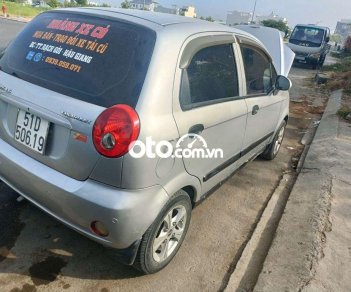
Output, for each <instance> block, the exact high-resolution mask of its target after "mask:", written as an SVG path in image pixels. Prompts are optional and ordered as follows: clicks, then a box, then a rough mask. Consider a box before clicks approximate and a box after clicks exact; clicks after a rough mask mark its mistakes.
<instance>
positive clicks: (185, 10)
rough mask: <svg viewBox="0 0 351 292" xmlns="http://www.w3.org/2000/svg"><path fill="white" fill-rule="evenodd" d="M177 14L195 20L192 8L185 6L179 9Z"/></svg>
mask: <svg viewBox="0 0 351 292" xmlns="http://www.w3.org/2000/svg"><path fill="white" fill-rule="evenodd" d="M179 14H180V15H183V16H185V17H191V18H196V9H195V7H194V6H185V7H183V8H180V10H179Z"/></svg>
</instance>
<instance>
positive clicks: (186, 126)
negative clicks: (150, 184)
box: [173, 34, 247, 194]
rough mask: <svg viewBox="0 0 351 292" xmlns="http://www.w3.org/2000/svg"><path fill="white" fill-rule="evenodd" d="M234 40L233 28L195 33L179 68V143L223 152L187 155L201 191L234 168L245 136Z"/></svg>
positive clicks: (244, 110)
mask: <svg viewBox="0 0 351 292" xmlns="http://www.w3.org/2000/svg"><path fill="white" fill-rule="evenodd" d="M234 42H235V39H234V36H233V35H232V34H228V35H216V34H211V35H210V36H197V37H194V38H193V39H192V40H190V41H188V43H187V44H186V45H185V46H184V47H185V48H184V50H183V51H182V57H181V59H180V66H179V68H178V69H177V73H176V84H178V85H179V86H176V87H175V88H176V90H175V94H174V108H173V113H174V118H175V120H176V123H177V126H178V129H179V135H180V137H183V138H181V139H180V141H178V142H179V144H180V143H183V145H185V146H186V147H188V146H191V147H193V148H206V149H209V150H210V151H214V150H216V149H217V150H218V149H221V150H222V153H223V155H222V157H220V156H217V157H213V156H212V157H210V155H208V156H209V157H183V161H184V166H185V169H186V171H187V172H188V173H189V174H191V175H193V176H196V177H197V178H198V179H199V180H200V182H201V185H202V194H205V193H207V192H208V191H209V190H211V189H212V188H213V187H214V186H215V185H217V184H218V183H219V182H220V181H222V180H223V179H225V178H226V177H228V176H229V175H230V174H231V173H232V172H233V170H234V169H235V168H236V161H237V160H238V159H239V157H240V152H241V149H242V143H243V139H244V137H245V128H246V115H247V107H246V102H245V100H244V99H242V98H241V97H240V96H241V92H242V88H241V86H240V84H242V82H241V81H240V80H239V77H238V76H239V75H240V72H239V71H238V70H240V69H238V66H237V55H238V52H237V47H234V46H233V43H234ZM193 134H198V135H200V137H199V136H197V137H195V136H192V135H193ZM194 139H195V140H197V141H195V140H194ZM181 140H182V141H181Z"/></svg>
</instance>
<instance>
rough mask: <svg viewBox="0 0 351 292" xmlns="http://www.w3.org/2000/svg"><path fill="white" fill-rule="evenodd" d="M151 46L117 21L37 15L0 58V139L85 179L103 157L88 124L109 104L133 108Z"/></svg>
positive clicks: (134, 28) (140, 32)
mask: <svg viewBox="0 0 351 292" xmlns="http://www.w3.org/2000/svg"><path fill="white" fill-rule="evenodd" d="M155 40H156V34H155V32H154V31H152V30H150V29H148V28H146V27H143V26H140V25H136V24H134V23H131V22H126V21H122V20H118V19H111V18H103V17H101V16H99V17H97V16H94V15H92V14H81V13H75V12H74V13H73V12H67V11H54V12H47V13H43V14H41V15H39V16H38V17H36V18H35V19H34V20H33V21H32V22H31V23H29V24H28V25H27V26H26V27H25V29H24V30H23V31H22V32H21V33H20V34H19V36H18V37H17V38H16V40H15V41H13V42H12V43H11V45H10V46H9V47H8V48H7V49H6V51H5V53H2V54H0V139H2V140H4V141H6V142H7V143H9V144H11V145H12V146H13V147H15V148H17V149H18V150H20V151H22V152H24V153H25V154H27V155H28V156H31V157H32V158H34V159H36V160H38V161H40V162H42V163H44V164H46V165H48V166H50V167H51V168H53V169H55V170H57V171H59V172H61V173H64V174H66V175H68V176H70V177H72V178H75V179H77V180H85V179H87V178H88V177H89V175H90V174H91V173H92V171H93V169H94V167H95V165H96V164H97V162H98V160H99V159H101V158H102V156H101V155H100V154H99V153H98V152H97V151H96V149H95V147H94V144H93V142H92V128H93V125H94V121H95V120H96V118H97V117H98V115H99V114H100V113H101V112H102V111H103V110H104V109H105V108H107V107H111V106H113V105H115V104H127V105H129V106H131V107H133V108H135V106H136V104H137V102H138V97H139V95H140V92H141V89H142V86H143V83H144V80H145V76H146V73H147V69H148V66H149V62H150V60H151V56H152V52H153V48H154V44H155ZM113 160H115V162H116V163H121V161H120V160H121V159H113ZM117 160H118V161H117ZM115 175H117V176H118V174H115Z"/></svg>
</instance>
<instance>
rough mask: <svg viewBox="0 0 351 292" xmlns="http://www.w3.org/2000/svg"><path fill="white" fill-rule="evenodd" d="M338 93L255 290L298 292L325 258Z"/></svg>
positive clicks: (335, 162) (334, 153)
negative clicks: (324, 250) (319, 262)
mask: <svg viewBox="0 0 351 292" xmlns="http://www.w3.org/2000/svg"><path fill="white" fill-rule="evenodd" d="M341 95H342V92H341V91H337V92H334V93H333V94H332V95H331V97H330V99H329V101H328V105H327V107H326V110H325V112H324V114H323V117H322V120H321V123H320V125H319V127H318V129H317V132H316V134H315V136H314V139H313V142H312V144H311V146H310V149H309V151H308V153H307V156H306V160H305V163H304V165H303V167H302V169H301V173H300V174H299V176H298V178H297V180H296V183H295V185H294V187H293V190H292V192H291V194H290V197H289V200H288V203H287V205H286V208H285V211H284V214H283V216H282V218H281V221H280V223H279V226H278V229H277V231H276V234H275V239H274V241H273V244H272V246H271V248H270V250H269V253H268V255H267V257H266V260H265V263H264V265H263V269H262V271H261V274H260V276H259V278H258V281H257V283H256V286H255V289H254V291H301V290H302V289H304V288H305V287H306V286H307V285H308V284H309V283H310V281H311V279H312V278H313V276H314V274H315V271H316V266H317V264H318V261H319V260H320V259H321V258H322V257H323V248H324V244H325V237H326V236H325V233H326V232H327V231H328V230H329V229H330V221H329V213H330V209H331V196H332V193H331V190H332V179H333V175H332V169H333V167H334V166H335V165H336V164H337V151H336V147H335V141H336V138H337V135H338V126H339V118H338V116H337V115H336V112H337V110H338V109H339V107H340V102H341Z"/></svg>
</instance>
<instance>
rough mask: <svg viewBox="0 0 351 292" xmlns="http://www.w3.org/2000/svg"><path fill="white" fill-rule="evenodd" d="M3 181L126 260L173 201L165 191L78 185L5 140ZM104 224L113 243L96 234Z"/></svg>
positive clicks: (0, 145) (1, 145)
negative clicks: (92, 226)
mask: <svg viewBox="0 0 351 292" xmlns="http://www.w3.org/2000/svg"><path fill="white" fill-rule="evenodd" d="M0 179H1V180H3V182H5V183H6V184H7V185H9V186H10V187H11V188H13V189H14V190H15V191H17V192H18V193H20V194H21V195H22V196H23V197H25V198H27V199H28V200H29V201H31V202H32V203H34V204H35V205H37V206H38V207H39V208H41V209H43V210H44V211H46V212H47V213H49V214H50V215H52V216H53V217H55V218H56V219H58V220H60V221H61V222H63V223H64V224H66V225H68V226H69V227H71V228H72V229H74V230H76V231H78V232H80V233H81V234H83V235H85V236H87V237H89V238H91V239H93V240H95V241H97V242H99V243H101V244H103V245H106V246H109V247H112V248H116V249H121V250H123V251H124V252H122V254H123V255H126V254H129V253H130V252H131V251H134V252H135V249H136V245H138V242H139V240H140V239H141V237H142V236H143V234H144V233H145V231H146V230H147V229H148V228H149V226H150V225H151V224H152V223H153V221H154V220H155V218H156V217H157V215H158V214H159V212H160V210H161V209H162V207H163V206H164V205H165V204H166V202H167V200H168V195H167V193H166V191H165V190H164V189H163V188H162V187H161V186H154V187H150V188H146V189H138V190H122V189H116V188H114V187H111V186H107V185H104V184H101V183H98V182H96V181H93V180H86V181H77V180H74V179H72V178H70V177H67V176H65V175H64V174H62V173H59V172H57V171H55V170H53V169H51V168H49V167H47V166H46V165H44V164H41V163H40V162H38V161H36V160H34V159H32V158H30V157H28V156H27V155H25V154H23V153H22V152H20V151H18V150H16V149H15V148H13V147H12V146H10V145H9V144H7V143H6V142H4V141H3V140H1V139H0ZM95 220H98V221H101V222H103V223H104V224H105V226H106V227H107V228H108V230H109V232H110V233H109V235H108V237H104V238H102V237H99V236H97V235H95V234H94V233H92V231H91V229H90V224H91V222H92V221H95Z"/></svg>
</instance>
